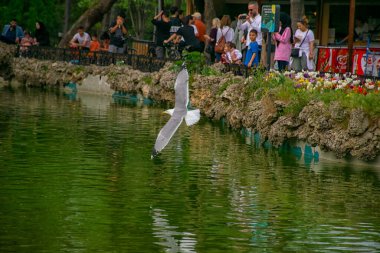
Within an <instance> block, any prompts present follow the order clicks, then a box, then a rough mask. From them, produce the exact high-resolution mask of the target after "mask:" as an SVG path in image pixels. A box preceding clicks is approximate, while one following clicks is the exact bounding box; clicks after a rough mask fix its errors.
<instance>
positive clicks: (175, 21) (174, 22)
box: [170, 6, 182, 35]
mask: <svg viewBox="0 0 380 253" xmlns="http://www.w3.org/2000/svg"><path fill="white" fill-rule="evenodd" d="M170 24H171V27H170V35H172V34H173V33H176V32H177V31H178V29H179V28H180V27H181V26H182V21H181V19H179V17H178V7H177V6H172V7H171V8H170Z"/></svg>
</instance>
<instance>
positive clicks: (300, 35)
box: [292, 17, 315, 72]
mask: <svg viewBox="0 0 380 253" xmlns="http://www.w3.org/2000/svg"><path fill="white" fill-rule="evenodd" d="M308 23H309V22H308V20H307V18H306V17H303V18H302V19H301V20H299V21H298V22H297V27H298V29H297V31H296V33H295V34H294V41H295V45H294V48H299V55H298V57H292V58H293V61H292V69H294V70H295V71H297V72H298V71H301V70H310V71H312V70H314V69H315V64H314V33H313V31H312V30H310V29H309V28H308V27H309V26H308Z"/></svg>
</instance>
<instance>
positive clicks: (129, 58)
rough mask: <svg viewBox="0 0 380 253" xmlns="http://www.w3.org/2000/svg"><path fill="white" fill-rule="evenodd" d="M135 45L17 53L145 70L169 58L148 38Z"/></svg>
mask: <svg viewBox="0 0 380 253" xmlns="http://www.w3.org/2000/svg"><path fill="white" fill-rule="evenodd" d="M131 45H133V47H128V49H127V50H126V52H127V53H124V54H117V53H109V52H106V51H95V52H89V51H84V50H78V49H74V48H55V47H39V46H31V47H28V48H23V49H20V48H19V49H18V50H17V56H21V57H25V58H35V59H39V60H50V61H65V62H70V63H72V64H78V65H90V64H94V65H98V66H109V65H111V64H114V65H124V64H125V65H129V66H131V67H132V68H133V69H138V70H140V71H143V72H154V71H159V70H160V69H161V68H162V67H163V66H164V65H165V63H166V62H167V61H169V60H170V59H165V60H162V59H157V58H156V57H155V55H154V54H153V53H152V48H154V44H152V42H149V41H137V40H135V41H133V43H131ZM222 71H223V72H232V73H234V74H235V75H240V76H244V77H248V76H249V75H250V73H251V72H252V71H253V70H252V69H250V68H247V67H246V66H244V65H237V64H225V65H224V68H223V70H222Z"/></svg>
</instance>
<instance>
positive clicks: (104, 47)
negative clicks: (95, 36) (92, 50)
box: [99, 32, 110, 52]
mask: <svg viewBox="0 0 380 253" xmlns="http://www.w3.org/2000/svg"><path fill="white" fill-rule="evenodd" d="M100 40H101V41H102V43H101V47H100V48H99V50H100V51H105V52H108V51H109V47H110V36H109V34H108V32H103V34H102V35H101V36H100Z"/></svg>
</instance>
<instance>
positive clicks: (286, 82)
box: [261, 71, 380, 118]
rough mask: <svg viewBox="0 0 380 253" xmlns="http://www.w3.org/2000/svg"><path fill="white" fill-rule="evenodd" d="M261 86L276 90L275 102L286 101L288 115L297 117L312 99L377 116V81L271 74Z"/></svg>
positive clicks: (379, 112) (326, 75)
mask: <svg viewBox="0 0 380 253" xmlns="http://www.w3.org/2000/svg"><path fill="white" fill-rule="evenodd" d="M261 82H262V83H263V84H262V85H261V87H265V86H266V85H267V86H268V88H272V89H275V90H276V91H277V92H276V96H277V98H278V99H282V100H284V101H288V102H289V105H288V108H287V111H286V112H288V113H291V114H298V113H299V112H300V111H301V110H302V108H303V106H305V105H306V104H307V103H308V102H310V101H312V100H318V101H323V102H325V104H330V103H331V102H334V101H336V102H339V103H340V104H341V105H342V106H343V108H346V109H349V110H350V109H362V110H363V111H364V112H366V113H367V114H368V115H369V116H370V117H372V118H378V117H380V80H375V79H368V78H367V79H365V78H363V77H359V76H356V75H352V74H350V73H346V74H343V75H339V74H329V73H319V72H298V73H296V72H294V71H287V72H284V73H280V72H278V71H270V72H268V73H266V74H265V75H264V76H263V78H262V79H261Z"/></svg>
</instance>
